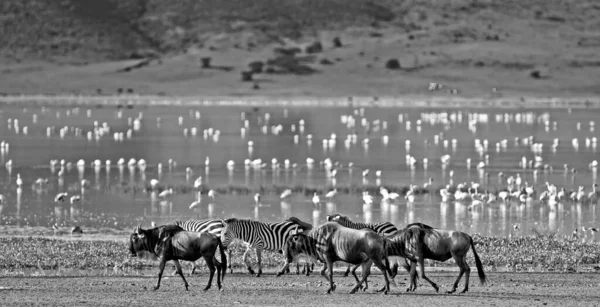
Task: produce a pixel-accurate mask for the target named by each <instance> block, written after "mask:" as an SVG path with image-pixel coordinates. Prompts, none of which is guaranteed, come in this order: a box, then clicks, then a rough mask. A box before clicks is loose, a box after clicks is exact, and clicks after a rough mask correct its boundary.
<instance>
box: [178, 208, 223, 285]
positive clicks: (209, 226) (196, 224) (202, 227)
mask: <svg viewBox="0 0 600 307" xmlns="http://www.w3.org/2000/svg"><path fill="white" fill-rule="evenodd" d="M167 225H176V226H179V227H181V228H183V230H185V231H194V232H200V233H202V232H208V233H210V234H213V235H215V236H217V237H219V238H220V237H221V233H222V232H223V229H224V228H225V221H224V220H222V219H207V220H200V221H199V220H187V221H174V222H172V223H169V224H167ZM223 247H224V248H225V249H227V245H225V244H223ZM230 265H231V264H230ZM197 267H198V266H197V265H196V263H195V262H193V261H192V269H191V271H190V275H192V274H194V272H195V271H196V268H197ZM173 274H175V273H173Z"/></svg>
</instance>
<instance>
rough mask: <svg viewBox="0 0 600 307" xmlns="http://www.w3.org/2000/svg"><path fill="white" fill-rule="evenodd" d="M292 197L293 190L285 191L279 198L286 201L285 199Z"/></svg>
mask: <svg viewBox="0 0 600 307" xmlns="http://www.w3.org/2000/svg"><path fill="white" fill-rule="evenodd" d="M290 195H292V190H291V189H286V190H285V191H283V193H281V195H280V196H279V198H281V199H285V198H287V197H288V196H290Z"/></svg>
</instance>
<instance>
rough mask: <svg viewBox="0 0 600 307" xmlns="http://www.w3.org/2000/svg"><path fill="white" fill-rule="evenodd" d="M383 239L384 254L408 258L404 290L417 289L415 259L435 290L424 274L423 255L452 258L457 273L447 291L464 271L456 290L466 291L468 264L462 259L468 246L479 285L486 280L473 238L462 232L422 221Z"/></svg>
mask: <svg viewBox="0 0 600 307" xmlns="http://www.w3.org/2000/svg"><path fill="white" fill-rule="evenodd" d="M386 240H387V241H389V243H388V244H387V245H386V248H387V250H386V252H387V254H388V255H399V256H403V257H406V258H407V259H408V260H409V261H410V262H411V270H410V287H409V288H408V289H407V291H415V290H416V289H417V281H416V279H417V271H416V265H417V262H418V263H419V266H420V269H421V277H422V278H423V279H425V280H427V281H428V282H429V283H430V284H431V286H432V287H433V288H434V289H435V291H436V292H437V291H438V290H439V287H438V285H437V284H436V283H434V282H433V281H431V280H430V279H429V278H427V276H425V267H424V263H425V259H432V260H437V261H442V262H443V261H446V260H448V259H450V258H454V261H456V265H458V267H459V268H460V273H459V274H458V278H457V279H456V281H455V282H454V286H453V287H452V290H450V291H448V293H454V292H455V291H456V288H457V287H458V283H459V282H460V279H461V278H462V276H463V274H465V273H466V277H465V288H464V290H463V291H462V292H460V293H465V292H467V291H469V276H470V274H471V268H470V267H469V265H468V264H467V261H466V257H467V253H468V252H469V248H470V249H472V250H473V257H474V258H475V265H476V267H477V273H478V275H479V280H480V282H481V284H482V285H484V284H485V282H486V277H485V273H484V272H483V265H482V264H481V260H480V259H479V256H478V255H477V252H476V251H475V245H474V244H473V238H472V237H471V236H470V235H468V234H466V233H464V232H461V231H453V230H446V229H437V228H433V227H431V226H429V225H426V224H422V223H413V224H409V225H407V226H406V227H405V228H403V229H400V230H398V231H397V232H396V233H394V234H392V235H390V236H388V237H386Z"/></svg>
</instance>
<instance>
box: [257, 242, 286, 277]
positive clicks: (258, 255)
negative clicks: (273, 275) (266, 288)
mask: <svg viewBox="0 0 600 307" xmlns="http://www.w3.org/2000/svg"><path fill="white" fill-rule="evenodd" d="M256 262H257V263H258V274H256V277H260V275H261V274H262V248H261V247H257V248H256ZM288 268H289V267H288Z"/></svg>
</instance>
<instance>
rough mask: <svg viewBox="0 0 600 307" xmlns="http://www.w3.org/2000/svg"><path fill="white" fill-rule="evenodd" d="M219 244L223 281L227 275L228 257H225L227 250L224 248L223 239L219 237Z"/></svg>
mask: <svg viewBox="0 0 600 307" xmlns="http://www.w3.org/2000/svg"><path fill="white" fill-rule="evenodd" d="M217 242H219V250H221V268H222V272H223V273H222V274H221V281H222V280H223V279H225V273H226V272H227V256H226V255H225V249H224V248H223V243H222V242H221V238H219V237H217Z"/></svg>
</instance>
